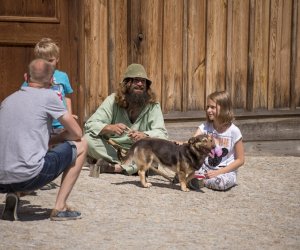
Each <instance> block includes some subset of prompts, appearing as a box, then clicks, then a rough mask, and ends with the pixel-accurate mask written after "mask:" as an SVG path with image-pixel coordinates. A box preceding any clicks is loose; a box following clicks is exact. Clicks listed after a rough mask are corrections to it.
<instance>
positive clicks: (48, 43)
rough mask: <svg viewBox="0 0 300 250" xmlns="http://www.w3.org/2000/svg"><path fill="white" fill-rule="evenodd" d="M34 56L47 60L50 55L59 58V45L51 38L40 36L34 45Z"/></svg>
mask: <svg viewBox="0 0 300 250" xmlns="http://www.w3.org/2000/svg"><path fill="white" fill-rule="evenodd" d="M34 55H35V57H36V58H42V59H45V60H49V59H50V58H52V57H55V58H56V59H58V58H59V47H58V46H57V44H56V43H55V42H54V41H53V40H52V39H51V38H42V39H41V40H40V41H39V42H38V43H37V44H36V45H35V47H34Z"/></svg>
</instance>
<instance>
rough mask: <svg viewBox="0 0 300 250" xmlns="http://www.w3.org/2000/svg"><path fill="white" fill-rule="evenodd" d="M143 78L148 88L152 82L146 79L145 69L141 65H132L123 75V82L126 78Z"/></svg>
mask: <svg viewBox="0 0 300 250" xmlns="http://www.w3.org/2000/svg"><path fill="white" fill-rule="evenodd" d="M135 77H139V78H144V79H146V81H147V85H148V86H150V84H151V83H152V81H151V80H150V79H149V78H148V76H147V73H146V71H145V68H144V67H143V65H141V64H137V63H133V64H130V65H129V66H128V68H127V69H126V72H125V74H124V78H123V81H124V80H125V79H127V78H135Z"/></svg>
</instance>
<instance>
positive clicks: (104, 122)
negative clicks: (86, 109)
mask: <svg viewBox="0 0 300 250" xmlns="http://www.w3.org/2000/svg"><path fill="white" fill-rule="evenodd" d="M151 83H152V81H151V80H150V79H149V78H148V76H147V74H146V71H145V69H144V67H143V66H142V65H141V64H131V65H129V66H128V68H127V70H126V72H125V74H124V77H123V80H122V82H121V83H120V84H119V87H118V89H117V92H116V93H113V94H111V95H110V96H108V97H107V98H106V99H105V100H104V102H103V103H102V104H101V105H100V106H99V108H98V109H97V110H96V112H95V113H94V114H93V115H92V116H91V117H90V118H89V119H88V120H87V122H86V123H85V127H84V128H85V138H86V139H87V142H88V145H89V149H88V155H89V157H90V158H91V159H93V160H92V161H93V163H96V162H97V163H96V164H97V165H98V166H99V167H100V173H123V174H134V173H136V172H137V168H136V166H135V165H134V163H129V164H126V165H125V164H121V162H120V160H119V158H118V153H117V151H116V149H115V147H113V146H112V145H111V143H109V141H110V142H111V141H113V142H114V143H115V144H116V145H118V146H119V147H120V148H122V149H124V150H128V149H129V148H130V147H131V145H132V144H133V143H134V142H135V141H138V140H140V139H142V138H145V137H157V138H162V139H168V133H167V130H166V128H165V124H164V119H163V114H162V111H161V107H160V104H159V103H158V102H157V100H156V96H155V94H154V92H153V91H152V89H151Z"/></svg>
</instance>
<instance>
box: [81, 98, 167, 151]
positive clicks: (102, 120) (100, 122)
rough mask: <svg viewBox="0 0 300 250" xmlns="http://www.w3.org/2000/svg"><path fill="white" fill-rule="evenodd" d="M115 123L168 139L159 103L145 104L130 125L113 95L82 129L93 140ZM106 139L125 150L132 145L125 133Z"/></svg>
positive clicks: (123, 110) (151, 135)
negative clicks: (111, 140) (105, 128)
mask: <svg viewBox="0 0 300 250" xmlns="http://www.w3.org/2000/svg"><path fill="white" fill-rule="evenodd" d="M117 123H123V124H125V125H126V126H128V127H129V128H131V129H132V130H137V131H141V132H144V133H145V134H147V135H148V136H150V137H157V138H162V139H168V133H167V130H166V128H165V124H164V118H163V114H162V111H161V107H160V105H159V103H151V104H147V105H146V106H145V108H144V109H143V110H142V112H141V113H140V114H139V116H138V118H137V119H136V121H135V122H134V123H132V122H131V121H130V119H129V117H128V114H127V111H126V110H125V109H124V108H122V107H120V106H119V105H117V104H116V102H115V93H113V94H111V95H110V96H108V97H107V98H106V99H105V100H104V102H103V103H102V104H101V105H100V106H99V108H98V109H97V110H96V112H95V113H94V114H93V115H92V116H91V117H90V118H89V119H88V120H87V122H86V123H85V127H84V129H85V134H89V136H91V137H94V138H95V137H100V132H101V130H102V129H103V128H104V127H105V126H106V125H108V124H117ZM106 136H107V135H105V137H106ZM107 138H112V139H113V140H114V141H115V142H116V143H118V144H119V145H122V147H124V148H126V149H128V148H130V146H131V145H132V143H133V141H132V140H131V139H130V138H129V137H128V136H127V134H126V133H124V134H122V135H116V134H111V135H108V136H107Z"/></svg>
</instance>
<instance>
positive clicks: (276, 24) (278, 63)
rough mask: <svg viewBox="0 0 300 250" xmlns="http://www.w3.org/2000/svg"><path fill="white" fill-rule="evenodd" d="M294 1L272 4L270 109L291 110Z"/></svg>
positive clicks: (280, 0)
mask: <svg viewBox="0 0 300 250" xmlns="http://www.w3.org/2000/svg"><path fill="white" fill-rule="evenodd" d="M291 17H292V0H285V1H284V0H277V1H272V2H271V23H270V52H269V62H270V65H269V88H268V92H269V93H268V108H269V109H274V108H275V109H276V108H289V106H290V66H291V61H290V60H291V56H290V54H291V21H292V18H291Z"/></svg>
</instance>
